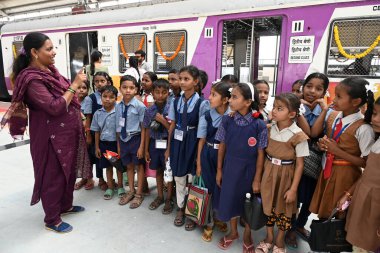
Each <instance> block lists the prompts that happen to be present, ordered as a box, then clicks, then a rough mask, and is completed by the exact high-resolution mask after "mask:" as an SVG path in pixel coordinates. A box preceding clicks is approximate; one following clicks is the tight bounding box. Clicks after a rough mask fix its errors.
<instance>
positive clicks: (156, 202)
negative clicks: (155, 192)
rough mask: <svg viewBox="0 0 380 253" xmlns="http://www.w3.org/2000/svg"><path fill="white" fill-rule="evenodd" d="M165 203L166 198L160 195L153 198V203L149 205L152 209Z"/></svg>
mask: <svg viewBox="0 0 380 253" xmlns="http://www.w3.org/2000/svg"><path fill="white" fill-rule="evenodd" d="M163 203H164V200H163V199H162V198H160V197H157V198H155V199H154V200H153V202H152V203H150V205H149V209H150V210H156V209H157V208H158V207H159V206H160V205H162V204H163Z"/></svg>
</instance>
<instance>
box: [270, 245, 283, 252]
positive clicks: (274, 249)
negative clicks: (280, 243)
mask: <svg viewBox="0 0 380 253" xmlns="http://www.w3.org/2000/svg"><path fill="white" fill-rule="evenodd" d="M272 253H286V249H285V248H279V247H277V246H276V245H274V247H273V251H272Z"/></svg>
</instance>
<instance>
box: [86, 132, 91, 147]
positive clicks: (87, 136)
mask: <svg viewBox="0 0 380 253" xmlns="http://www.w3.org/2000/svg"><path fill="white" fill-rule="evenodd" d="M86 143H87V145H91V144H92V137H91V134H90V133H88V134H87V135H86Z"/></svg>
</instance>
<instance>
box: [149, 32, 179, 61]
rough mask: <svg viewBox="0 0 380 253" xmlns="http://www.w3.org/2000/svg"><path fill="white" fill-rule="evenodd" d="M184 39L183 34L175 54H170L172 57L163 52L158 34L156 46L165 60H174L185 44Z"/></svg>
mask: <svg viewBox="0 0 380 253" xmlns="http://www.w3.org/2000/svg"><path fill="white" fill-rule="evenodd" d="M184 41H185V36H184V35H182V37H181V39H180V41H179V44H178V46H177V49H176V50H175V52H174V54H173V55H172V56H170V57H167V56H166V55H165V54H164V53H163V52H162V48H161V45H160V40H159V39H158V36H156V46H157V49H158V52H159V53H160V55H161V56H162V57H163V58H164V59H165V60H167V61H172V60H174V59H175V58H176V57H177V55H178V53H179V51H180V50H181V48H182V44H183V42H184Z"/></svg>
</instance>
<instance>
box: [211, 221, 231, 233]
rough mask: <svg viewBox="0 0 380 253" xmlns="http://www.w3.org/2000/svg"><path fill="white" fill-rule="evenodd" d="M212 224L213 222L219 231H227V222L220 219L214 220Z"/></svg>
mask: <svg viewBox="0 0 380 253" xmlns="http://www.w3.org/2000/svg"><path fill="white" fill-rule="evenodd" d="M214 224H215V227H217V228H218V229H219V231H220V232H223V233H225V232H227V230H228V226H227V223H225V222H223V221H220V220H215V221H214Z"/></svg>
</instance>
